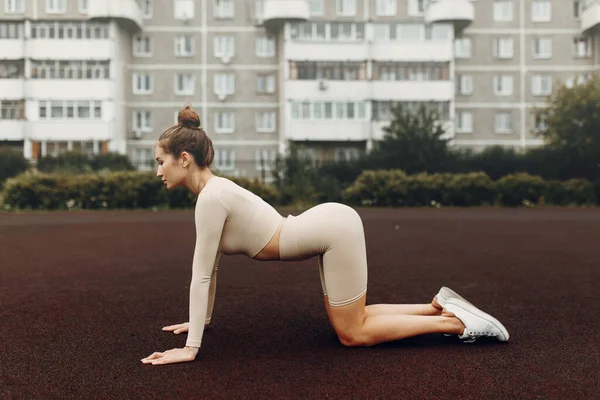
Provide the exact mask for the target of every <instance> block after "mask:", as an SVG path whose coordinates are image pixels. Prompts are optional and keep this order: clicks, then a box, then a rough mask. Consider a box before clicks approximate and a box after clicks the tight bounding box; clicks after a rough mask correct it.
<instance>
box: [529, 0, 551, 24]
mask: <svg viewBox="0 0 600 400" xmlns="http://www.w3.org/2000/svg"><path fill="white" fill-rule="evenodd" d="M551 7H552V6H551V4H550V0H532V2H531V20H532V21H533V22H550V20H551V19H552V11H551Z"/></svg>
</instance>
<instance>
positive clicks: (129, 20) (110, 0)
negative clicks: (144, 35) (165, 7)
mask: <svg viewBox="0 0 600 400" xmlns="http://www.w3.org/2000/svg"><path fill="white" fill-rule="evenodd" d="M88 7H89V9H88V17H89V19H90V20H92V21H100V22H106V21H108V20H111V19H116V20H117V21H118V22H119V24H120V25H121V26H123V28H125V30H127V31H128V32H131V33H133V32H138V31H140V30H141V29H142V28H143V27H144V22H143V21H144V19H143V15H142V9H141V8H140V6H139V5H138V3H137V1H135V0H94V1H90V2H89V6H88Z"/></svg>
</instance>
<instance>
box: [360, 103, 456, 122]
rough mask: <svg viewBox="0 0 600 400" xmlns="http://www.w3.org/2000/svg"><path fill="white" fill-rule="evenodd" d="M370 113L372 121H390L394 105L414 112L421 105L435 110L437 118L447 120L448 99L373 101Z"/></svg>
mask: <svg viewBox="0 0 600 400" xmlns="http://www.w3.org/2000/svg"><path fill="white" fill-rule="evenodd" d="M371 104H372V106H371V113H372V116H373V120H374V121H391V120H393V119H394V115H393V113H392V111H393V109H394V107H396V106H402V109H403V110H404V111H407V112H410V113H413V114H414V113H416V112H418V111H419V109H420V108H421V107H425V109H426V110H427V111H430V112H435V113H437V115H438V119H439V120H442V121H447V120H448V119H449V118H450V102H449V101H427V102H425V101H373V102H372V103H371Z"/></svg>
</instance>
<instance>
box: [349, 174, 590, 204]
mask: <svg viewBox="0 0 600 400" xmlns="http://www.w3.org/2000/svg"><path fill="white" fill-rule="evenodd" d="M343 199H344V201H345V202H346V203H348V204H351V205H354V206H388V207H389V206H392V207H398V206H404V207H423V206H434V207H441V206H454V207H469V206H486V205H499V206H509V207H516V206H529V205H538V204H540V205H541V204H552V205H561V206H566V205H592V204H595V203H596V201H597V197H596V194H595V187H594V185H593V184H592V183H590V182H589V181H587V180H584V179H572V180H569V181H564V182H559V181H545V180H543V179H542V178H540V177H538V176H532V175H528V174H525V173H519V174H511V175H507V176H505V177H502V178H501V179H499V180H497V181H493V180H492V179H491V178H490V177H489V176H488V175H487V174H485V173H482V172H477V173H468V174H446V173H440V174H427V173H421V174H417V175H410V176H409V175H406V174H405V173H404V172H403V171H401V170H379V171H364V172H363V173H362V174H361V175H360V176H359V177H358V178H357V179H356V181H355V182H354V184H352V185H351V186H349V187H348V188H347V189H346V190H345V191H344V193H343Z"/></svg>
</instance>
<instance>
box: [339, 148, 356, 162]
mask: <svg viewBox="0 0 600 400" xmlns="http://www.w3.org/2000/svg"><path fill="white" fill-rule="evenodd" d="M359 157H360V151H359V150H358V149H357V148H355V147H336V148H335V149H334V151H333V159H334V161H335V162H352V161H355V160H357V159H358V158H359Z"/></svg>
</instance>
